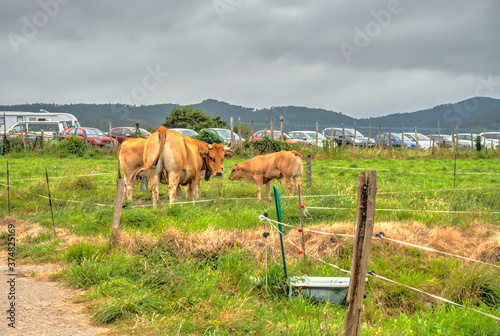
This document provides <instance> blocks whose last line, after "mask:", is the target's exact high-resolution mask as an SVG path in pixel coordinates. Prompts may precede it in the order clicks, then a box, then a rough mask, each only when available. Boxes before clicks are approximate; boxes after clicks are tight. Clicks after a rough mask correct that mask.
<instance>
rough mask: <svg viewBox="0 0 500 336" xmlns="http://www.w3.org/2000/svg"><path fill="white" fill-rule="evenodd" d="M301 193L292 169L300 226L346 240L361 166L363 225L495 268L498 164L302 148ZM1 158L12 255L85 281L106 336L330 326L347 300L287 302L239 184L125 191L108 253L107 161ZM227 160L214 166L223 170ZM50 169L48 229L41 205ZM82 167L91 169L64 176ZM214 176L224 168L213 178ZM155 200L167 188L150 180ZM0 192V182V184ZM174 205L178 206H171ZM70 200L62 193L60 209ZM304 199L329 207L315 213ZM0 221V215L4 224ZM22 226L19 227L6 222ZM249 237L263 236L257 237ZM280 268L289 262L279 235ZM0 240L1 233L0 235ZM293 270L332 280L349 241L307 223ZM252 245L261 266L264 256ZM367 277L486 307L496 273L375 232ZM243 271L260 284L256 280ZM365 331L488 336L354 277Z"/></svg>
mask: <svg viewBox="0 0 500 336" xmlns="http://www.w3.org/2000/svg"><path fill="white" fill-rule="evenodd" d="M311 154H312V155H313V160H312V179H313V181H312V187H311V188H306V181H305V177H303V186H304V190H303V197H304V199H303V204H304V205H306V207H308V211H309V213H310V215H311V216H310V218H306V219H305V220H304V225H305V226H306V227H307V228H310V229H314V230H318V231H324V232H333V233H347V234H352V233H354V229H355V217H356V213H355V209H356V196H355V194H356V183H357V176H358V174H359V172H360V171H361V170H369V169H376V170H377V184H378V194H377V200H376V208H377V211H376V214H375V232H377V231H383V232H385V235H386V236H387V237H389V238H393V239H396V240H401V241H405V242H409V243H412V244H416V245H419V246H425V247H430V248H433V249H436V250H439V251H443V252H447V253H452V254H457V255H461V256H464V257H469V258H473V259H478V260H481V261H484V262H486V263H489V264H493V265H497V266H499V265H500V195H499V193H498V190H499V188H500V158H498V157H495V156H491V155H489V156H488V155H459V156H458V158H457V159H456V160H455V158H454V157H453V156H452V155H442V154H441V155H434V156H433V155H430V154H428V153H419V154H413V153H407V154H397V153H395V154H391V155H388V154H383V155H380V154H376V153H375V154H373V153H371V154H370V153H365V152H362V151H361V152H358V153H344V152H336V153H333V154H332V153H330V154H329V155H325V154H324V153H322V152H314V151H313V152H312V153H311ZM6 159H8V161H9V173H10V180H11V182H10V185H11V194H10V197H11V199H10V203H11V215H12V217H15V218H17V219H19V220H23V221H26V223H25V224H19V225H21V226H22V227H23V230H22V231H21V232H22V233H20V236H21V238H22V239H21V238H20V239H21V245H20V246H19V247H18V251H17V252H18V257H22V258H24V260H25V262H35V263H45V262H61V263H63V264H64V265H65V268H64V271H63V272H61V273H60V274H59V275H58V278H59V279H61V280H63V281H65V282H66V283H68V284H70V285H71V286H73V287H77V288H84V289H86V290H87V292H86V294H85V295H84V297H83V298H82V300H85V301H86V302H88V303H89V307H90V308H89V313H90V314H91V316H92V318H93V321H94V322H95V323H97V324H108V325H110V326H111V327H112V333H114V334H116V335H123V334H131V335H132V334H140V335H163V334H168V335H173V334H183V335H184V334H187V335H254V334H255V335H274V334H275V335H280V334H287V335H340V334H342V332H343V326H344V317H345V312H346V307H345V306H342V305H329V304H326V303H324V302H321V301H312V300H309V299H307V298H304V297H302V296H299V295H292V296H289V295H288V294H289V292H288V287H287V286H286V285H285V284H284V282H283V271H282V266H281V253H280V247H279V241H278V235H277V233H276V231H275V230H273V229H272V228H270V227H265V225H264V222H261V221H260V220H259V216H260V215H262V214H263V213H264V212H267V213H269V217H270V218H271V219H276V212H275V208H274V202H267V201H260V202H259V201H257V200H256V199H255V196H256V188H255V186H254V185H251V184H249V183H246V182H232V181H229V180H228V178H227V175H225V176H224V177H223V178H221V179H211V180H210V181H208V182H205V181H202V184H201V191H200V196H201V197H200V199H201V200H211V201H210V202H202V203H197V204H191V203H186V204H178V205H172V206H168V205H162V206H160V207H158V208H156V209H153V208H151V207H150V195H149V193H148V192H143V191H141V190H140V189H139V185H136V188H135V190H134V200H133V201H126V202H125V205H126V208H124V209H123V210H122V216H121V225H122V227H123V232H122V234H121V236H120V242H119V247H118V248H112V247H111V246H110V245H109V244H108V237H109V233H110V226H111V218H112V215H113V202H114V197H115V193H116V169H117V163H116V158H115V157H113V156H111V155H101V156H96V157H92V156H91V157H83V158H80V157H72V156H68V157H55V156H53V155H28V154H26V155H18V156H11V157H6ZM243 160H244V158H242V157H233V158H230V159H227V160H226V161H225V165H224V166H225V167H226V169H225V170H226V172H228V171H229V170H230V168H231V166H232V165H233V164H234V163H236V162H241V161H243ZM2 164H3V165H4V166H3V167H1V168H0V183H3V184H5V183H6V169H5V167H6V160H3V159H2ZM45 169H47V172H48V174H49V177H50V191H51V196H52V197H53V205H54V222H55V224H56V227H57V230H58V231H57V232H58V237H57V239H54V237H53V236H52V235H51V226H52V219H51V213H50V208H49V202H48V199H47V198H44V197H41V196H47V185H46V182H45ZM88 174H104V175H91V176H79V175H88ZM226 174H228V173H226ZM278 189H279V191H280V193H281V196H282V209H283V221H284V222H286V223H290V224H292V225H297V224H298V223H299V203H298V199H297V198H296V197H294V198H288V197H286V195H287V193H286V192H285V190H286V188H285V185H283V186H280V185H279V184H278ZM160 194H161V196H160V198H161V199H162V200H163V201H166V199H167V195H166V186H160ZM0 197H1V199H2V200H6V199H7V192H6V187H5V186H2V187H1V189H0ZM179 200H180V201H184V199H179ZM69 201H72V202H69ZM316 207H321V208H328V209H315V208H316ZM7 210H8V209H7V202H4V201H2V203H1V204H0V211H1V212H2V214H4V215H6V214H7ZM5 223H6V220H4V221H3V224H4V225H5ZM19 223H21V222H19ZM264 231H269V232H270V233H271V236H270V237H269V238H268V239H267V244H266V241H265V239H264V238H263V237H262V233H263V232H264ZM285 233H286V238H288V239H289V240H288V239H285V241H286V243H285V250H286V257H287V263H288V268H289V274H290V275H302V274H303V273H304V270H303V267H304V265H303V260H302V256H301V255H298V254H297V252H296V251H297V248H296V247H295V246H294V245H293V244H292V243H294V244H298V243H299V236H298V232H297V231H296V230H295V229H286V230H285ZM5 236H6V234H5V233H3V234H2V235H1V237H5ZM305 238H306V252H307V255H308V264H307V268H308V274H309V275H314V276H347V275H346V274H344V273H342V272H340V271H338V270H337V269H335V268H332V267H331V266H328V265H326V264H324V263H321V262H318V261H316V260H315V259H314V258H315V257H316V258H320V259H322V260H324V261H326V262H328V263H332V264H335V265H338V266H339V267H341V268H343V269H347V270H349V269H350V267H351V262H352V260H351V259H352V246H353V240H352V238H348V237H338V236H327V235H317V234H313V233H311V232H306V236H305ZM266 246H267V249H268V262H267V263H266ZM369 269H370V270H375V272H376V274H378V275H381V276H383V277H386V278H389V279H391V280H394V281H396V282H397V283H401V284H405V285H408V286H411V287H415V288H418V289H420V290H422V291H425V292H428V293H431V294H434V295H437V296H440V297H443V298H446V299H448V300H451V301H454V302H457V303H460V304H464V305H467V306H470V307H472V308H474V309H477V310H481V311H483V312H485V313H488V314H492V315H496V316H500V272H499V268H498V267H492V266H489V265H485V264H479V263H473V262H467V261H464V260H462V259H457V258H454V257H449V256H443V255H440V254H437V253H432V252H428V251H424V250H421V249H417V248H414V247H408V246H405V245H401V244H396V243H390V242H387V241H380V240H374V241H373V244H372V250H371V256H370V266H369ZM254 277H260V278H261V279H267V283H266V282H264V281H262V282H256V281H255V280H252V279H255V278H254ZM365 291H366V293H367V294H368V296H367V298H366V299H365V300H364V312H363V317H362V329H361V330H362V334H364V335H439V334H441V335H456V334H464V335H474V334H475V335H499V330H500V324H499V322H498V321H497V320H494V319H492V318H490V317H486V316H484V315H481V314H479V313H477V312H474V311H471V310H467V309H465V308H460V307H455V306H452V305H448V304H444V303H443V302H441V301H439V300H436V299H432V298H430V297H429V296H427V295H425V294H421V293H418V292H415V291H412V290H410V289H408V288H407V287H404V286H401V285H397V284H393V283H388V282H384V281H382V280H380V279H378V278H370V279H369V280H368V282H367V284H366V289H365Z"/></svg>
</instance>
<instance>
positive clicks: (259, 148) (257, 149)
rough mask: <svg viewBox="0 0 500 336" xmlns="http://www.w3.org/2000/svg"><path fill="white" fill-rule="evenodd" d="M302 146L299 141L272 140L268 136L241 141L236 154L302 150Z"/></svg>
mask: <svg viewBox="0 0 500 336" xmlns="http://www.w3.org/2000/svg"><path fill="white" fill-rule="evenodd" d="M300 148H301V146H300V144H299V143H294V144H292V143H288V142H286V141H279V140H272V139H271V138H269V137H268V136H265V137H264V138H262V140H259V141H245V142H243V143H241V146H238V147H237V148H236V154H239V155H245V154H247V153H248V152H251V153H252V154H254V153H255V154H257V155H260V154H268V153H275V152H280V151H282V150H286V151H290V150H294V149H295V150H300Z"/></svg>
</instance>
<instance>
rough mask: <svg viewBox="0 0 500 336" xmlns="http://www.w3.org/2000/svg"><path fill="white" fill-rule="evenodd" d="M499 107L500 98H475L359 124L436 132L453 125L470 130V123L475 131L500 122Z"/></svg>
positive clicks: (360, 121) (370, 119)
mask: <svg viewBox="0 0 500 336" xmlns="http://www.w3.org/2000/svg"><path fill="white" fill-rule="evenodd" d="M499 107H500V99H494V98H489V97H474V98H469V99H466V100H464V101H461V102H458V103H454V104H443V105H438V106H435V107H433V108H430V109H426V110H420V111H416V112H407V113H396V114H390V115H387V116H384V117H376V118H368V119H360V120H359V124H360V125H365V126H366V125H368V123H369V122H371V125H372V126H374V125H378V124H379V123H381V124H382V125H383V126H388V125H389V124H392V126H393V127H397V128H400V127H401V124H402V123H403V124H404V126H405V127H408V128H414V127H415V126H416V127H417V128H421V129H422V128H423V129H429V128H433V129H437V127H438V120H439V126H440V127H441V128H443V129H446V128H451V126H452V125H455V126H459V127H460V128H462V129H463V128H470V123H471V122H473V123H474V128H490V127H491V123H492V122H493V123H495V122H496V123H500V113H498V109H497V110H496V111H497V114H496V115H495V113H494V109H495V108H499ZM489 111H493V112H492V113H491V115H490V117H489V118H488V120H486V119H483V118H481V116H482V115H483V114H485V113H490V112H489ZM377 127H378V126H377Z"/></svg>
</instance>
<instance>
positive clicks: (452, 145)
mask: <svg viewBox="0 0 500 336" xmlns="http://www.w3.org/2000/svg"><path fill="white" fill-rule="evenodd" d="M455 147H456V146H455V126H454V125H451V151H452V152H455Z"/></svg>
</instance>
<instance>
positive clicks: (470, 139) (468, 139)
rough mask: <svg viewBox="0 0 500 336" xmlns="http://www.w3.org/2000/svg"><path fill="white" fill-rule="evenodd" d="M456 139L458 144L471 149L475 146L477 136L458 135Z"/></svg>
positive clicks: (468, 134)
mask: <svg viewBox="0 0 500 336" xmlns="http://www.w3.org/2000/svg"><path fill="white" fill-rule="evenodd" d="M457 137H458V141H459V142H460V143H463V144H466V145H467V146H469V147H472V148H473V147H474V146H476V138H477V134H472V136H471V134H470V133H458V134H457Z"/></svg>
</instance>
